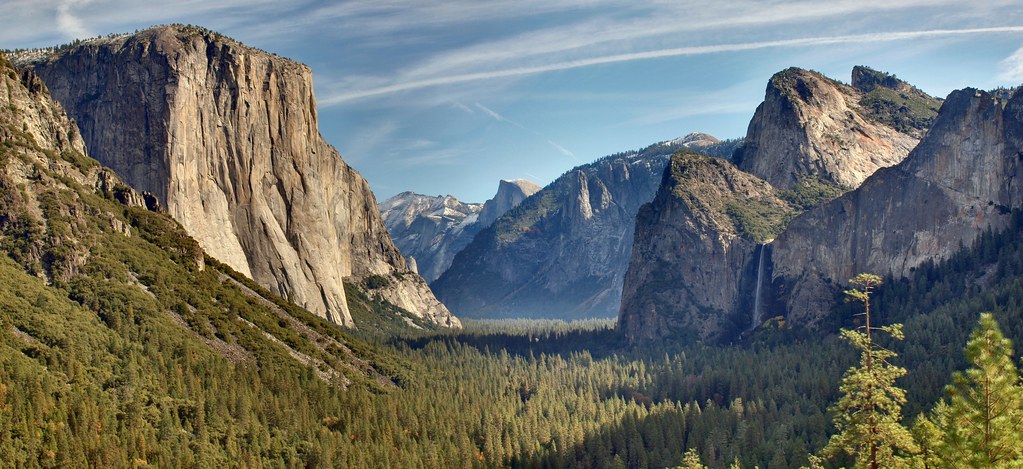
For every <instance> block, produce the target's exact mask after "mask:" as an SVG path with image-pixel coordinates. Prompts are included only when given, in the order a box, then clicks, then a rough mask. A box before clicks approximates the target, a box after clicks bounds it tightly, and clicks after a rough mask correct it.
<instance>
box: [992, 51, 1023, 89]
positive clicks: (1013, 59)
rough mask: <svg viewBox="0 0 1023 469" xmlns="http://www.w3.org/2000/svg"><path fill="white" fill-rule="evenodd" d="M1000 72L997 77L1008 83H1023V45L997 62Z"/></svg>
mask: <svg viewBox="0 0 1023 469" xmlns="http://www.w3.org/2000/svg"><path fill="white" fill-rule="evenodd" d="M998 65H999V66H1000V67H1001V73H999V75H998V78H999V79H1000V80H1003V81H1007V82H1010V83H1023V47H1020V48H1019V49H1017V50H1016V52H1014V53H1013V54H1012V55H1010V56H1008V57H1006V58H1005V59H1003V60H1002V61H1001V62H1000V63H999V64H998Z"/></svg>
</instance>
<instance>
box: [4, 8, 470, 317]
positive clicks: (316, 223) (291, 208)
mask: <svg viewBox="0 0 1023 469" xmlns="http://www.w3.org/2000/svg"><path fill="white" fill-rule="evenodd" d="M23 65H27V66H29V67H31V69H32V70H34V71H35V72H36V73H38V74H39V75H40V76H41V77H42V78H43V80H44V81H45V82H46V83H47V85H48V86H49V88H50V90H51V91H52V92H53V95H54V97H55V98H56V99H57V100H58V101H60V102H61V103H63V104H64V106H65V108H66V109H67V110H68V112H69V113H70V114H71V115H72V116H73V117H74V118H75V119H76V120H77V121H78V123H79V126H80V128H81V132H82V137H83V138H84V141H85V143H86V144H87V145H88V147H89V149H90V151H91V153H92V155H93V156H94V157H95V158H96V159H98V160H99V161H101V162H102V163H103V164H104V165H107V166H109V167H111V168H113V169H114V170H115V171H116V172H117V173H118V174H119V175H121V177H123V178H124V180H125V181H127V182H128V183H130V184H131V185H132V186H133V187H135V188H137V189H139V190H144V191H149V192H152V193H153V194H155V198H156V199H158V200H159V202H160V203H161V204H162V205H163V207H164V208H165V210H166V211H167V213H168V214H170V215H171V216H172V217H173V218H174V219H176V220H177V221H178V222H180V223H181V224H182V225H183V226H184V228H185V229H186V230H187V231H188V233H189V234H190V235H191V236H193V237H194V238H196V239H197V240H198V241H199V243H200V244H201V245H202V247H203V249H205V250H206V251H207V252H208V253H209V254H211V255H212V256H213V257H215V258H217V259H219V260H221V261H222V262H224V263H225V264H227V265H229V266H230V267H232V268H234V269H235V270H237V271H239V272H241V273H243V274H245V275H246V276H249V277H251V278H252V279H254V280H256V281H257V282H258V283H260V284H261V285H263V286H265V287H267V288H269V289H270V290H272V291H274V292H276V293H278V294H280V295H282V296H284V297H286V298H289V299H290V300H292V301H294V302H295V303H296V304H298V305H300V306H303V307H305V308H307V309H309V310H310V311H313V312H315V313H317V314H320V315H322V316H324V317H326V318H328V319H329V320H331V321H332V322H334V323H337V324H345V325H353V321H352V317H351V315H350V313H349V311H348V305H347V301H346V297H345V291H344V283H345V282H350V283H354V284H364V282H365V280H366V279H368V278H370V277H374V276H383V277H386V278H387V279H388V281H387V282H376V285H378V286H380V285H383V286H382V287H380V288H377V289H375V290H374V291H373V294H374V295H376V296H377V297H379V298H382V299H384V300H386V301H389V302H391V303H393V304H395V305H397V306H399V307H402V308H404V309H406V310H408V311H410V312H412V313H413V314H415V315H417V316H419V317H422V318H427V319H429V320H432V321H435V322H437V323H440V324H445V325H453V326H457V325H458V321H457V319H456V318H454V317H453V316H451V314H450V313H449V312H448V310H447V309H446V308H445V307H444V305H442V304H441V303H440V302H438V301H437V300H436V298H434V296H433V294H432V293H431V291H430V289H429V287H428V286H427V284H426V283H425V282H424V281H423V280H422V278H420V277H419V276H418V275H416V274H414V273H412V272H409V269H408V267H407V264H406V262H405V259H404V258H402V256H401V254H400V253H399V252H398V250H397V248H395V247H394V244H393V243H392V242H391V240H390V238H389V237H388V235H387V231H386V229H385V228H384V225H383V223H382V221H381V219H380V213H379V210H378V208H377V204H376V201H375V199H374V197H373V195H372V193H371V191H370V189H369V186H368V185H367V183H366V181H365V179H363V178H362V176H360V175H359V174H358V173H357V172H356V171H355V170H354V169H352V168H351V167H349V166H348V165H347V164H345V162H344V161H342V159H341V157H340V155H339V154H338V153H337V151H336V150H335V149H334V148H333V147H331V146H330V145H329V144H327V143H326V142H325V141H324V140H323V138H322V137H321V136H320V134H319V131H318V130H317V114H316V105H315V99H314V97H313V85H312V74H311V72H310V70H309V68H308V67H306V66H305V65H302V64H299V63H296V62H292V61H290V60H287V59H284V58H281V57H278V56H276V55H273V54H269V53H266V52H263V51H259V50H256V49H252V48H249V47H247V46H244V45H242V44H240V43H238V42H236V41H233V40H231V39H228V38H225V37H223V36H220V35H218V34H216V33H212V32H209V31H206V30H203V29H199V28H193V27H185V26H169V27H159V28H154V29H150V30H147V31H143V32H141V33H137V34H133V35H123V36H116V37H110V38H104V39H96V40H90V41H85V42H84V43H82V44H80V45H77V46H75V47H72V48H68V49H65V50H61V51H58V52H56V53H54V54H52V55H49V56H48V57H45V58H43V59H42V60H37V61H34V62H32V63H28V64H23Z"/></svg>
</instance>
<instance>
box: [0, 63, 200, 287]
mask: <svg viewBox="0 0 1023 469" xmlns="http://www.w3.org/2000/svg"><path fill="white" fill-rule="evenodd" d="M97 194H98V195H99V196H101V197H104V198H107V199H113V200H116V201H118V202H120V205H118V204H110V205H113V206H115V207H118V208H116V209H115V210H116V211H117V212H118V213H114V212H111V211H109V210H103V209H99V208H95V207H93V206H91V204H92V203H93V200H83V199H84V198H87V197H92V198H93V199H96V198H97V197H95V195H97ZM125 206H128V207H141V208H144V207H145V202H144V200H143V197H142V195H141V194H139V193H137V192H135V191H134V190H132V189H131V188H130V187H128V186H127V185H126V184H124V183H123V182H121V180H120V179H119V178H118V177H117V176H116V175H114V174H112V173H111V172H110V170H108V169H107V168H103V167H102V166H100V165H99V164H98V163H96V161H95V160H93V159H91V158H89V157H88V155H87V154H86V149H85V142H84V141H83V140H82V137H81V134H80V133H79V130H78V128H77V126H76V125H75V123H74V121H73V120H71V119H70V118H69V117H68V115H67V113H66V112H65V111H64V109H63V107H61V105H60V104H59V103H57V102H55V101H53V100H52V99H51V97H50V94H49V92H48V90H47V88H46V85H45V84H43V81H42V80H41V79H40V78H39V77H38V76H37V75H35V74H34V73H32V72H31V71H19V70H15V68H14V66H13V65H11V63H10V62H9V61H8V60H7V58H6V57H5V56H4V55H3V54H0V247H2V250H3V251H4V255H6V256H10V257H11V258H12V259H13V260H14V261H15V262H17V263H18V264H20V266H21V267H22V268H24V270H25V271H26V272H28V273H29V274H32V275H35V276H38V277H42V278H43V279H45V280H46V281H47V283H56V284H61V285H67V283H68V282H69V281H70V280H71V279H72V278H74V277H76V276H77V275H78V274H79V273H80V271H81V269H82V268H83V267H84V266H85V265H86V264H87V263H88V262H89V259H90V257H91V255H92V248H93V247H94V246H95V243H97V242H98V241H97V239H98V238H99V237H100V236H98V235H96V234H94V233H91V231H93V230H96V229H97V228H98V229H99V230H101V231H103V232H105V233H110V234H112V235H113V236H125V237H131V236H132V230H131V227H130V226H129V225H128V224H127V223H125V221H124V220H123V216H122V215H121V214H120V213H119V212H120V211H121V210H123V209H124V208H125ZM97 225H98V226H97ZM192 244H193V245H194V242H193V243H192ZM182 254H183V255H182V258H183V259H184V260H185V261H186V262H187V263H189V264H190V265H191V266H192V267H194V268H196V269H200V270H201V269H202V268H203V266H204V262H203V256H202V251H200V250H199V249H198V246H193V249H190V250H188V252H185V253H182Z"/></svg>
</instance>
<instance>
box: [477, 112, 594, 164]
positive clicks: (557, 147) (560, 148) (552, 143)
mask: <svg viewBox="0 0 1023 469" xmlns="http://www.w3.org/2000/svg"><path fill="white" fill-rule="evenodd" d="M476 107H477V108H478V109H479V110H481V111H483V113H484V114H486V115H488V116H490V117H491V118H492V119H494V120H496V121H498V122H504V123H507V124H510V125H513V126H515V127H518V128H519V129H522V130H524V131H526V132H529V133H531V134H533V135H536V136H537V137H540V138H542V139H543V140H544V141H545V142H547V144H548V145H550V146H552V147H554V149H555V150H558V152H559V153H561V154H562V155H565V156H568V157H571V158H573V159H574V158H575V153H572V152H571V151H570V150H569V149H567V148H565V147H563V146H561V145H559V144H558V143H557V142H555V141H553V140H551V139H549V138H547V137H546V136H545V135H544V134H542V133H540V132H538V131H536V130H533V129H531V128H529V127H526V126H524V125H522V124H520V123H518V122H515V121H513V120H511V119H508V118H507V117H504V116H502V115H501V114H499V113H498V112H497V111H494V110H493V109H490V108H488V107H486V106H484V105H482V104H480V103H476Z"/></svg>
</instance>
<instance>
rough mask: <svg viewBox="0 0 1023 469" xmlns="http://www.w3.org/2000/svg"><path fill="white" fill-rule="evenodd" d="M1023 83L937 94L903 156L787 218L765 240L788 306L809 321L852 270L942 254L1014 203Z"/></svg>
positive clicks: (1022, 151)
mask: <svg viewBox="0 0 1023 469" xmlns="http://www.w3.org/2000/svg"><path fill="white" fill-rule="evenodd" d="M1021 159H1023V93H1020V92H1019V91H1018V90H1017V91H1016V92H1015V93H1014V94H1013V95H1012V97H1011V98H1010V99H1008V100H1006V99H1000V98H996V97H994V96H993V95H991V94H989V93H986V92H983V91H978V90H974V89H965V90H960V91H955V92H953V93H952V94H951V95H949V97H948V98H947V99H946V100H945V103H944V105H943V106H942V107H941V111H940V113H939V114H938V117H937V119H936V121H935V122H934V125H933V127H931V129H930V131H929V132H928V134H927V136H926V137H925V138H924V140H923V141H921V142H920V145H919V146H917V148H916V149H914V150H913V152H912V153H911V154H910V155H909V157H907V158H906V160H905V161H903V162H902V164H900V165H898V166H895V167H893V168H889V169H886V170H882V171H878V173H877V174H875V175H874V176H873V177H871V178H870V179H868V180H867V181H866V182H865V183H864V184H863V185H862V186H861V187H860V188H859V189H858V190H856V191H853V192H850V193H847V194H845V195H844V196H842V197H841V198H839V199H837V200H834V201H832V202H831V203H829V204H826V205H823V206H821V207H818V208H817V209H814V210H812V211H810V212H808V213H806V214H805V215H803V216H801V217H799V218H797V219H796V220H794V221H793V222H792V223H791V225H790V226H789V228H788V229H787V230H786V231H785V233H783V234H782V235H781V236H779V237H778V239H777V241H775V242H774V243H773V256H772V261H773V276H772V281H773V287H774V288H773V289H772V294H773V295H774V296H776V297H777V298H778V299H779V300H780V303H781V304H782V305H784V307H785V311H786V312H787V314H788V316H789V317H790V318H791V319H792V320H793V321H795V322H797V323H801V324H811V325H812V324H814V323H815V322H816V321H817V320H819V319H820V317H821V314H822V312H824V311H826V309H827V308H826V307H827V305H828V304H829V303H830V302H831V301H832V300H833V298H834V295H836V294H837V288H838V286H837V284H838V283H839V282H843V281H845V280H846V279H848V278H850V276H852V275H854V274H855V273H857V272H875V273H878V274H881V275H885V276H887V277H890V278H891V277H895V278H899V277H905V276H908V275H909V274H910V272H912V271H913V270H914V268H915V267H917V266H919V265H921V264H922V263H924V262H927V261H931V260H934V261H937V260H941V259H947V258H948V257H949V256H951V255H952V254H953V253H955V252H956V251H957V250H958V249H959V246H960V245H961V244H962V245H966V246H969V245H971V244H972V243H973V242H974V240H976V239H977V238H978V236H980V235H981V234H982V233H983V232H984V231H985V230H987V229H989V228H990V229H993V230H995V231H999V230H1001V229H1004V228H1005V227H1006V226H1008V223H1009V222H1010V211H1011V210H1013V209H1017V208H1021V203H1023V185H1021V182H1020V180H1019V177H1020V174H1023V173H1021V170H1023V168H1021Z"/></svg>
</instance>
